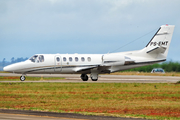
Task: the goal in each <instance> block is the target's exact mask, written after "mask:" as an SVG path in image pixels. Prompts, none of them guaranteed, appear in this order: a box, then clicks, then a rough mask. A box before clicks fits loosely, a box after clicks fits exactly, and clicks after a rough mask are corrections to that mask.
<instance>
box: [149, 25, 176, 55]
mask: <svg viewBox="0 0 180 120" xmlns="http://www.w3.org/2000/svg"><path fill="white" fill-rule="evenodd" d="M174 27H175V26H174V25H162V26H161V27H160V28H159V29H158V31H157V32H156V34H155V35H154V36H153V38H152V39H151V40H150V42H149V43H148V44H147V45H146V53H148V54H153V55H154V54H156V55H157V57H163V58H166V57H167V54H168V50H169V46H170V43H171V39H172V35H173V31H174Z"/></svg>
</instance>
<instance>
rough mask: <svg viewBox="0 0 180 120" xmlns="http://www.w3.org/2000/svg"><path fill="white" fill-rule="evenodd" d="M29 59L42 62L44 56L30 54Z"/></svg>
mask: <svg viewBox="0 0 180 120" xmlns="http://www.w3.org/2000/svg"><path fill="white" fill-rule="evenodd" d="M29 60H31V62H37V63H39V62H44V56H43V55H39V56H38V55H34V56H32V57H31V58H30V59H29Z"/></svg>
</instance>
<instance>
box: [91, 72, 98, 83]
mask: <svg viewBox="0 0 180 120" xmlns="http://www.w3.org/2000/svg"><path fill="white" fill-rule="evenodd" d="M90 77H91V80H92V81H97V80H98V76H94V77H93V75H92V74H91V76H90Z"/></svg>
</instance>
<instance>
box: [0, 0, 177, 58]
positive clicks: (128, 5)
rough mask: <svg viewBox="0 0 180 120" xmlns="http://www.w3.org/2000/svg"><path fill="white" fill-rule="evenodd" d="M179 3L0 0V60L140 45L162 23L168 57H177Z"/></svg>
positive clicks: (102, 51) (168, 0)
mask: <svg viewBox="0 0 180 120" xmlns="http://www.w3.org/2000/svg"><path fill="white" fill-rule="evenodd" d="M179 6H180V0H0V61H2V60H3V58H6V61H11V58H12V57H15V58H18V57H24V58H25V57H28V58H29V57H31V56H33V55H34V54H56V53H60V54H66V53H69V54H73V53H79V54H96V53H97V54H106V53H111V52H123V51H132V50H139V49H142V48H144V47H145V46H146V44H147V43H148V42H149V41H150V40H151V38H152V37H153V35H154V34H155V33H156V31H157V30H158V28H159V27H160V26H161V25H164V24H169V25H175V30H174V34H173V38H172V41H171V45H170V50H169V53H168V57H167V60H173V61H180V55H179V51H180V47H179V46H180V7H179ZM129 43H130V44H129Z"/></svg>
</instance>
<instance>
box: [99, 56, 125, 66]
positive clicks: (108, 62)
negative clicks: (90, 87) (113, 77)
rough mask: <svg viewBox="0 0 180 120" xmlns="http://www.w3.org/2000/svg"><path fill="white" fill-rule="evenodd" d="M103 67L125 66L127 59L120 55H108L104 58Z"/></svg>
mask: <svg viewBox="0 0 180 120" xmlns="http://www.w3.org/2000/svg"><path fill="white" fill-rule="evenodd" d="M102 59H103V65H104V66H113V65H124V64H125V58H124V56H120V55H113V54H106V55H104V56H103V58H102Z"/></svg>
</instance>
